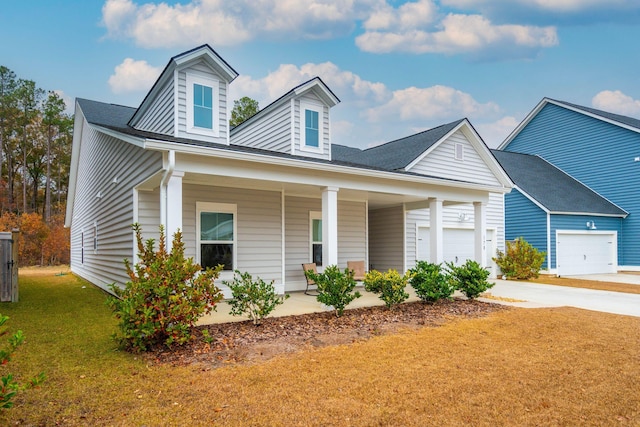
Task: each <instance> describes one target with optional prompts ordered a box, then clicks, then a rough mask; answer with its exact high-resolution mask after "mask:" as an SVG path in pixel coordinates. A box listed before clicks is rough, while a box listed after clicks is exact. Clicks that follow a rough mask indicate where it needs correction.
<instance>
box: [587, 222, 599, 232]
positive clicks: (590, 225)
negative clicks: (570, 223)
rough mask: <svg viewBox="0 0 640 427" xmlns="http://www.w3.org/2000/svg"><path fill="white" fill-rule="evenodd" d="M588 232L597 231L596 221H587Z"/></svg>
mask: <svg viewBox="0 0 640 427" xmlns="http://www.w3.org/2000/svg"><path fill="white" fill-rule="evenodd" d="M587 230H597V228H596V222H595V221H587Z"/></svg>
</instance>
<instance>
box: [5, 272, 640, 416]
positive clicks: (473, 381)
mask: <svg viewBox="0 0 640 427" xmlns="http://www.w3.org/2000/svg"><path fill="white" fill-rule="evenodd" d="M84 284H85V282H82V281H81V280H78V279H76V278H74V277H71V276H64V277H49V278H47V279H46V280H43V279H42V278H37V280H36V279H30V280H25V281H23V282H22V283H21V286H23V288H22V289H21V291H22V292H21V297H22V300H21V302H20V303H18V304H16V305H2V306H0V310H1V311H2V312H7V314H9V315H10V316H12V318H11V320H10V322H11V323H12V325H13V326H15V327H16V328H17V327H19V328H22V329H23V330H24V331H25V334H26V335H27V342H26V343H25V345H24V346H23V347H22V348H21V349H20V351H19V354H17V355H16V359H15V362H12V363H10V364H9V365H7V366H8V367H9V368H10V370H12V371H13V372H16V373H18V374H20V375H25V376H27V375H29V374H32V373H33V372H38V371H39V370H45V371H46V372H47V374H48V380H47V381H46V382H45V383H44V384H43V385H42V387H41V388H40V389H38V390H31V391H29V392H27V393H25V394H23V395H21V396H20V397H19V399H18V400H17V401H16V406H15V407H14V408H13V409H12V410H10V411H6V412H4V413H0V425H63V426H76V425H82V426H84V425H92V426H93V425H98V426H100V425H104V426H120V425H122V426H138V425H154V426H156V425H158V426H164V425H188V426H198V425H207V426H208V425H231V426H252V425H255V426H314V425H322V426H350V425H357V426H362V425H364V426H382V425H385V426H386V425H394V426H395V425H403V426H404V425H406V426H424V425H439V426H440V425H442V426H449V425H451V426H454V425H455V426H458V425H474V426H495V425H505V426H512V425H524V426H526V425H531V426H533V425H622V426H637V425H640V394H639V393H638V390H639V389H640V319H639V318H633V317H627V316H618V315H612V314H604V313H595V312H590V311H585V310H579V309H572V308H554V309H536V310H527V309H510V310H501V311H498V312H496V313H494V314H491V315H490V316H488V317H484V318H476V319H467V320H456V321H450V322H448V323H446V324H444V325H442V326H437V327H429V326H425V327H421V328H418V329H412V330H405V331H401V332H399V333H396V334H392V335H385V336H378V337H374V338H371V339H369V340H367V341H358V342H356V343H354V344H349V345H339V346H330V347H324V348H318V349H310V350H306V351H302V352H298V353H295V354H292V355H282V356H279V357H276V358H274V359H272V360H270V361H267V362H262V363H257V364H254V365H251V366H246V365H232V366H228V367H222V368H218V369H214V368H209V367H207V366H206V365H202V364H198V365H190V366H173V365H169V364H147V363H145V362H143V360H142V359H141V358H136V357H135V356H133V355H130V354H127V353H122V352H119V351H117V350H116V349H115V347H114V344H113V342H112V341H111V340H110V339H109V334H110V333H111V332H112V331H114V330H115V321H114V320H112V319H111V317H110V313H109V312H108V310H107V308H106V307H105V306H104V305H103V301H104V295H103V294H102V292H100V291H98V290H96V289H95V288H91V287H90V288H85V289H83V288H82V286H83V285H84Z"/></svg>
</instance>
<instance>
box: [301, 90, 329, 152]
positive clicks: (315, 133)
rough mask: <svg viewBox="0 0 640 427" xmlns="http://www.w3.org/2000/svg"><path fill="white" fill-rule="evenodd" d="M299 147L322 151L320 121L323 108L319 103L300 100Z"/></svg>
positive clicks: (306, 149)
mask: <svg viewBox="0 0 640 427" xmlns="http://www.w3.org/2000/svg"><path fill="white" fill-rule="evenodd" d="M300 112H301V114H300V118H301V122H302V123H300V129H301V135H300V149H301V150H304V151H312V152H316V153H322V151H323V146H322V143H323V139H324V136H323V134H322V123H323V116H322V115H323V108H322V106H321V105H316V104H312V103H309V102H300Z"/></svg>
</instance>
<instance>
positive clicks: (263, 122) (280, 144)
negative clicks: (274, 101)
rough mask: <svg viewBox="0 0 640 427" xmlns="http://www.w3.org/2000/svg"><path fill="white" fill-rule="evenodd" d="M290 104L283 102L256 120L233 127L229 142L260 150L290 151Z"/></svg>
mask: <svg viewBox="0 0 640 427" xmlns="http://www.w3.org/2000/svg"><path fill="white" fill-rule="evenodd" d="M291 126H292V124H291V104H290V103H288V102H284V103H282V104H281V105H279V106H277V107H275V108H274V109H273V110H272V111H269V112H268V113H265V114H264V115H263V116H261V117H260V118H259V119H257V120H253V121H251V122H250V123H246V124H245V125H243V126H241V127H239V128H237V131H236V130H235V129H234V130H233V131H232V132H231V143H232V144H234V145H241V146H244V147H253V148H259V149H262V150H269V151H277V152H280V153H291Z"/></svg>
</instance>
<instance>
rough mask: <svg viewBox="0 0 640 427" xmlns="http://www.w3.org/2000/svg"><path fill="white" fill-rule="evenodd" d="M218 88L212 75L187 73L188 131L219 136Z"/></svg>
mask: <svg viewBox="0 0 640 427" xmlns="http://www.w3.org/2000/svg"><path fill="white" fill-rule="evenodd" d="M218 88H219V82H218V81H217V80H215V79H213V78H211V77H210V76H205V75H201V74H198V73H195V72H193V71H190V72H187V73H186V92H187V133H195V134H198V135H206V136H218V91H219V89H218Z"/></svg>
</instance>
